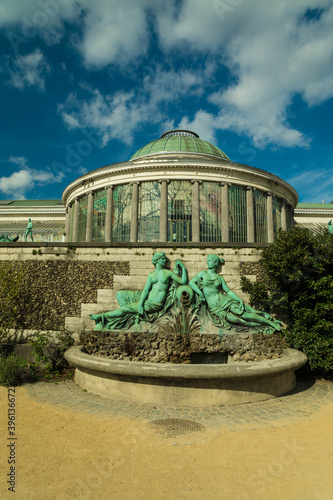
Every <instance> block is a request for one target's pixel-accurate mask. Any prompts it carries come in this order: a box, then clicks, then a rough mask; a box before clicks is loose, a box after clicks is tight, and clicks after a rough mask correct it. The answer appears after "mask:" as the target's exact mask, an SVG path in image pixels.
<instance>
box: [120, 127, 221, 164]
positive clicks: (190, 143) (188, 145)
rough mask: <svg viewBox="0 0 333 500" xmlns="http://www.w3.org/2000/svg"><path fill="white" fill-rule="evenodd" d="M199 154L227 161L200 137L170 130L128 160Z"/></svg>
mask: <svg viewBox="0 0 333 500" xmlns="http://www.w3.org/2000/svg"><path fill="white" fill-rule="evenodd" d="M163 152H166V153H171V152H173V153H175V152H177V153H180V152H181V153H185V152H187V153H199V154H205V155H210V156H218V157H219V158H223V159H224V160H229V158H228V157H227V155H226V154H225V153H223V151H222V150H221V149H219V148H217V147H216V146H213V144H211V143H210V142H208V141H204V140H203V139H200V137H199V136H198V135H197V134H196V133H195V132H191V131H190V130H171V131H170V132H166V133H165V134H163V135H162V136H161V137H160V139H157V140H156V141H152V142H150V143H149V144H146V146H143V148H141V149H139V150H138V151H137V152H136V153H135V154H134V155H133V156H132V157H131V158H130V160H135V159H136V158H140V157H141V156H146V155H152V154H155V153H163Z"/></svg>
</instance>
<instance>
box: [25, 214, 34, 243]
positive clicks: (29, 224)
mask: <svg viewBox="0 0 333 500" xmlns="http://www.w3.org/2000/svg"><path fill="white" fill-rule="evenodd" d="M32 227H33V224H32V222H31V219H29V222H28V225H27V229H26V232H25V237H24V241H27V239H28V236H29V235H30V238H31V241H34V239H33V237H32Z"/></svg>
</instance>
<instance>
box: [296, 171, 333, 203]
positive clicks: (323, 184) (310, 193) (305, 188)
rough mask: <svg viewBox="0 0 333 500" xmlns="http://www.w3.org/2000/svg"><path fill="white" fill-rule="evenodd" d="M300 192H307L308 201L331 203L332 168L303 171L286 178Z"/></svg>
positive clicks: (332, 197)
mask: <svg viewBox="0 0 333 500" xmlns="http://www.w3.org/2000/svg"><path fill="white" fill-rule="evenodd" d="M286 180H287V182H289V183H290V184H291V185H292V186H293V187H294V188H295V189H296V190H297V191H298V192H303V193H307V196H306V201H307V202H308V203H321V202H322V201H323V200H325V203H330V202H331V201H332V200H333V194H332V193H333V178H332V169H325V168H317V169H308V170H306V171H302V173H301V174H299V175H296V176H294V177H291V178H289V179H286Z"/></svg>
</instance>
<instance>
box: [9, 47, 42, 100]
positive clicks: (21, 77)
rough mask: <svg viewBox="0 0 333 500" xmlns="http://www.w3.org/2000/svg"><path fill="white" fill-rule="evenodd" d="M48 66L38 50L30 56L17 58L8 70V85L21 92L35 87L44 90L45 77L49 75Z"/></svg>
mask: <svg viewBox="0 0 333 500" xmlns="http://www.w3.org/2000/svg"><path fill="white" fill-rule="evenodd" d="M50 71H51V70H50V66H49V65H48V63H47V62H46V59H45V57H44V55H43V54H42V52H41V51H40V50H39V49H36V50H35V51H34V52H32V53H31V54H27V55H25V56H18V57H17V58H16V59H15V60H14V61H13V63H12V65H11V68H10V69H9V73H10V84H11V85H13V86H14V87H16V88H18V89H20V90H23V89H24V88H26V87H37V88H38V89H39V90H41V91H43V90H45V75H46V74H47V73H49V72H50Z"/></svg>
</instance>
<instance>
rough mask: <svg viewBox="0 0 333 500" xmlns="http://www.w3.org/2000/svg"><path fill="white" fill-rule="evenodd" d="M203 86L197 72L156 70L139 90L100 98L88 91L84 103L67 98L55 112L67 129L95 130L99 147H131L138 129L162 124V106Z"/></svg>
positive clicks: (96, 92)
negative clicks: (110, 144) (114, 141)
mask: <svg viewBox="0 0 333 500" xmlns="http://www.w3.org/2000/svg"><path fill="white" fill-rule="evenodd" d="M203 83H204V78H203V76H202V75H201V74H200V73H199V72H197V73H195V72H190V71H180V72H178V73H177V72H175V71H170V72H165V71H162V70H161V69H160V68H157V70H156V71H155V72H154V73H153V74H150V75H147V76H146V77H144V79H143V81H142V84H141V86H139V87H138V88H136V89H135V90H132V91H130V92H125V91H119V92H116V93H115V94H113V95H107V96H103V95H102V94H101V93H100V92H99V91H98V90H90V91H89V99H88V100H83V99H78V98H77V96H76V95H75V94H71V95H70V96H69V97H68V99H67V101H66V103H65V104H63V105H61V106H59V112H60V113H61V115H62V118H63V120H64V122H65V123H66V125H67V127H68V128H69V129H75V128H87V127H90V128H95V129H97V130H99V132H100V135H101V138H102V145H103V146H105V145H106V144H107V143H108V142H109V141H110V140H111V139H119V140H121V141H122V142H124V143H126V144H131V142H132V139H133V134H134V132H135V131H136V130H137V129H138V128H139V127H141V126H142V125H145V124H146V123H161V122H162V121H163V120H165V118H166V117H165V114H164V112H163V111H161V104H162V103H168V102H172V103H175V102H177V100H178V99H179V98H180V97H182V96H184V95H200V94H201V93H202V87H203Z"/></svg>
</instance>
